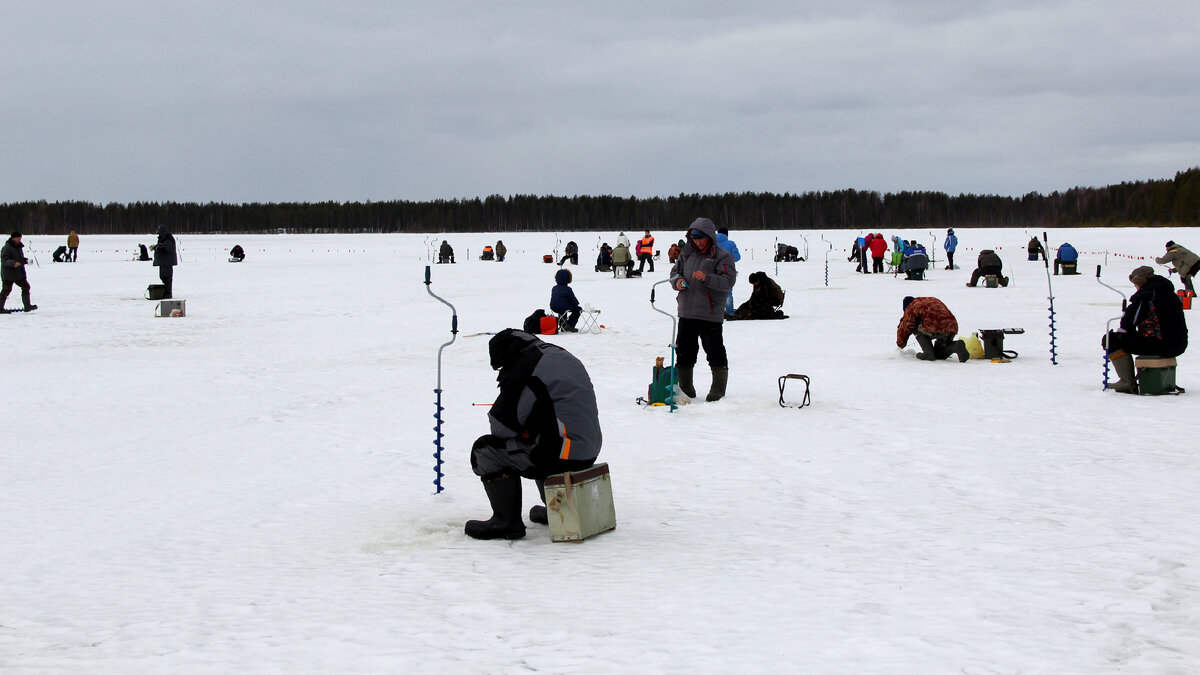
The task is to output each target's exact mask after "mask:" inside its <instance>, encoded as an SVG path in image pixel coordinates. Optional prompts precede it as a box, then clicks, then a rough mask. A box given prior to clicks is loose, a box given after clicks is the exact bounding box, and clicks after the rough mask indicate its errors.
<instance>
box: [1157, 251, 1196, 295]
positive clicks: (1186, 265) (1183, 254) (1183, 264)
mask: <svg viewBox="0 0 1200 675" xmlns="http://www.w3.org/2000/svg"><path fill="white" fill-rule="evenodd" d="M1154 262H1156V263H1158V264H1159V265H1166V264H1167V263H1171V264H1172V265H1174V266H1175V271H1176V272H1179V280H1180V281H1181V282H1183V289H1184V290H1185V291H1187V292H1188V293H1191V295H1192V297H1195V296H1196V287H1195V286H1193V285H1192V279H1193V278H1194V277H1195V276H1196V273H1197V272H1200V256H1197V255H1196V254H1195V253H1192V252H1191V251H1189V250H1187V249H1186V248H1184V247H1182V246H1180V245H1179V244H1176V243H1175V242H1174V241H1168V242H1167V253H1166V255H1164V256H1163V257H1161V258H1155V259H1154Z"/></svg>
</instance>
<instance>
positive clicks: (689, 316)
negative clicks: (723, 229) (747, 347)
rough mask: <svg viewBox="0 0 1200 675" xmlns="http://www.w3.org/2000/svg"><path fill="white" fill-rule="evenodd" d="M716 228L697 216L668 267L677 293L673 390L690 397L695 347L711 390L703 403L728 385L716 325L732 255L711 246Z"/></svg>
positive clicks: (733, 269) (730, 278) (728, 287)
mask: <svg viewBox="0 0 1200 675" xmlns="http://www.w3.org/2000/svg"><path fill="white" fill-rule="evenodd" d="M716 239H717V227H716V226H715V225H713V222H712V221H711V220H709V219H708V218H697V219H696V220H695V221H693V222H692V224H691V226H690V227H689V228H688V233H687V245H686V246H684V247H683V250H682V251H681V252H680V254H679V259H678V260H676V261H675V265H674V266H673V267H672V268H671V276H670V282H671V288H674V289H675V290H676V291H678V292H679V294H678V295H677V296H676V304H677V306H678V310H677V311H678V314H679V328H678V333H676V335H675V344H676V352H675V355H676V358H677V360H676V368H677V371H678V374H679V388H680V389H681V390H682V391H683V393H684V394H687V395H688V396H689V397H691V398H695V397H696V387H695V384H694V382H693V369H694V368H695V366H696V359H697V357H698V356H699V353H700V345H701V344H702V345H703V346H704V353H705V356H706V357H707V359H708V366H709V368H710V369H712V377H713V379H712V387H711V388H710V389H709V391H708V395H707V396H706V397H705V400H706V401H718V400H720V399H721V398H723V397H724V396H725V387H726V385H727V384H728V383H729V357H728V355H727V354H726V353H725V340H724V337H723V335H722V324H723V322H724V321H725V296H727V295H729V293H730V292H731V291H732V289H733V285H734V283H736V282H737V264H736V263H735V262H734V261H733V256H732V255H731V254H730V253H729V251H726V250H725V249H723V248H721V247H720V246H717V244H716Z"/></svg>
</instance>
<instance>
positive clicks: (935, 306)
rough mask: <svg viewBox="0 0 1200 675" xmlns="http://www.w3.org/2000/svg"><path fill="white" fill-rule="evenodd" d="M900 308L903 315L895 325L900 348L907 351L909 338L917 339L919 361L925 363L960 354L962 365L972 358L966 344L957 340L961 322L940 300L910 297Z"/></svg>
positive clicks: (959, 358) (897, 342)
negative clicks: (902, 309)
mask: <svg viewBox="0 0 1200 675" xmlns="http://www.w3.org/2000/svg"><path fill="white" fill-rule="evenodd" d="M901 305H902V306H903V307H904V316H902V317H900V324H899V325H898V326H896V346H897V347H899V348H900V349H904V347H905V345H907V344H908V338H909V336H914V337H916V339H917V344H919V345H921V351H920V353H918V354H917V358H918V359H921V360H922V361H942V360H945V359H948V358H950V355H951V354H955V355H957V356H958V360H959V362H960V363H961V362H963V361H966V360H967V359H968V358H969V354H968V353H967V344H966V343H965V342H963V341H962V340H955V339H954V337H955V336H956V335H958V319H955V318H954V314H952V313H951V312H950V309H949V308H948V307H946V305H944V304H942V301H941V300H938V299H937V298H924V297H922V298H914V297H913V296H911V295H908V296H905V298H904V300H903V301H902V302H901Z"/></svg>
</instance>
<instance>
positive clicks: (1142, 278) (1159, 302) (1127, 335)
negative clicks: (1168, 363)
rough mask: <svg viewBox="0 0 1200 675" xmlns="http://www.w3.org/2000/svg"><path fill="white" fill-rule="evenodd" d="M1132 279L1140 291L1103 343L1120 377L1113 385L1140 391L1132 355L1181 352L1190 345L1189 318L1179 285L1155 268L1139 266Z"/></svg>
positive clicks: (1131, 392)
mask: <svg viewBox="0 0 1200 675" xmlns="http://www.w3.org/2000/svg"><path fill="white" fill-rule="evenodd" d="M1129 281H1131V282H1132V283H1133V285H1134V286H1135V287H1137V292H1136V293H1134V294H1133V296H1132V297H1130V298H1129V307H1127V308H1126V309H1125V314H1124V315H1122V316H1121V327H1120V328H1118V329H1116V330H1114V331H1110V332H1109V333H1108V335H1105V336H1104V339H1103V340H1101V346H1103V347H1104V348H1105V349H1107V350H1108V359H1109V360H1110V361H1112V364H1113V370H1116V371H1117V377H1119V378H1120V381H1119V382H1116V383H1114V384H1113V385H1112V387H1111V389H1113V390H1114V391H1119V392H1122V393H1126V394H1136V393H1138V387H1137V374H1136V372H1135V371H1134V363H1133V357H1132V356H1130V355H1131V354H1137V355H1139V356H1140V355H1143V354H1152V355H1154V356H1161V357H1163V358H1173V357H1176V356H1179V355H1180V354H1182V353H1183V352H1184V350H1185V349H1187V321H1186V320H1185V319H1184V318H1183V303H1182V302H1180V300H1179V296H1178V295H1176V294H1175V286H1174V285H1173V284H1172V283H1171V282H1170V281H1168V280H1166V279H1164V278H1163V277H1160V276H1158V275H1157V274H1155V273H1154V268H1152V267H1150V266H1148V265H1143V266H1141V267H1139V268H1137V269H1135V270H1134V271H1133V272H1132V273H1131V274H1130V275H1129Z"/></svg>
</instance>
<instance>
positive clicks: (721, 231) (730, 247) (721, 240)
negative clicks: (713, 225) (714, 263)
mask: <svg viewBox="0 0 1200 675" xmlns="http://www.w3.org/2000/svg"><path fill="white" fill-rule="evenodd" d="M717 246H720V247H721V248H723V249H725V250H726V251H729V255H732V256H733V262H740V261H741V259H742V252H741V251H739V250H738V247H737V244H735V243H733V240H732V239H730V238H729V228H728V227H718V228H717ZM731 316H733V293H730V294H729V295H728V296H726V297H725V318H729V317H731Z"/></svg>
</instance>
